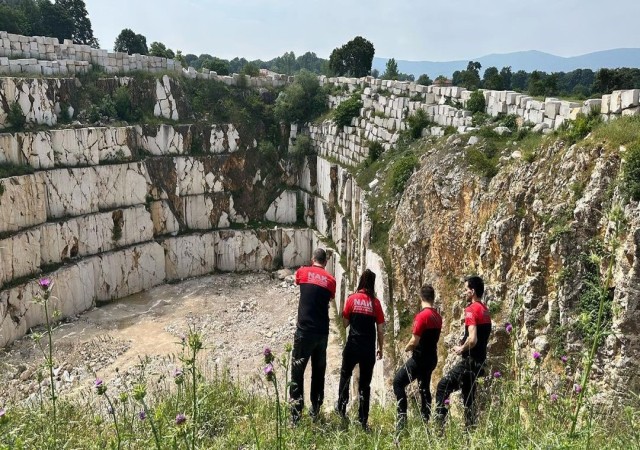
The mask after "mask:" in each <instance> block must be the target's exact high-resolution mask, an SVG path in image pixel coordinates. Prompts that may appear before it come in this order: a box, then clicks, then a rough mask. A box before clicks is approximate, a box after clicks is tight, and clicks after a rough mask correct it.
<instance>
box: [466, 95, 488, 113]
mask: <svg viewBox="0 0 640 450" xmlns="http://www.w3.org/2000/svg"><path fill="white" fill-rule="evenodd" d="M486 107H487V102H486V100H485V99H484V94H483V93H482V92H481V91H473V92H472V93H471V97H469V100H467V110H469V111H471V112H472V113H484V110H485V109H486Z"/></svg>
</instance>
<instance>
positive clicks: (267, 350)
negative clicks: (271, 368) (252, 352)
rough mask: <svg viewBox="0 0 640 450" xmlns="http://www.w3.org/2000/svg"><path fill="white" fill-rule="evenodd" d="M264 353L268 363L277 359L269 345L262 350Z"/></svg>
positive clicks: (265, 360)
mask: <svg viewBox="0 0 640 450" xmlns="http://www.w3.org/2000/svg"><path fill="white" fill-rule="evenodd" d="M262 354H263V355H264V362H265V363H267V364H270V363H271V362H273V360H274V359H275V357H274V356H273V353H271V349H270V348H269V347H265V348H264V351H263V352H262Z"/></svg>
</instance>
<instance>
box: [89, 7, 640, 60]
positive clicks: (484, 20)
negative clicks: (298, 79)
mask: <svg viewBox="0 0 640 450" xmlns="http://www.w3.org/2000/svg"><path fill="white" fill-rule="evenodd" d="M85 4H86V6H87V10H88V12H89V18H90V19H91V23H92V25H93V32H94V35H95V36H96V37H97V38H98V40H99V41H100V47H101V48H106V49H112V48H113V42H114V41H115V38H116V36H117V35H118V34H119V33H120V31H121V30H122V29H124V28H130V29H132V30H133V31H134V32H136V33H138V34H142V35H144V36H145V37H146V38H147V45H149V44H151V42H153V41H159V42H162V43H164V44H165V45H166V46H167V47H168V48H171V49H173V50H174V51H175V50H182V52H183V53H184V54H187V53H193V54H196V55H200V54H201V53H208V54H211V55H213V56H217V57H220V58H224V59H232V58H234V57H236V56H238V57H245V58H247V59H248V60H255V59H261V60H269V59H272V58H275V57H276V56H281V55H282V54H283V53H285V52H288V51H293V52H294V53H295V54H296V56H299V55H302V54H303V53H305V52H307V51H311V52H315V53H316V55H317V56H319V57H321V58H328V57H329V55H330V54H331V51H332V50H333V49H334V48H336V47H340V46H342V45H344V44H345V43H347V42H348V41H350V40H351V39H353V38H354V37H356V36H362V37H364V38H366V39H368V40H369V41H371V42H372V43H373V45H374V47H375V56H378V57H384V58H395V59H396V60H410V61H451V60H460V59H462V60H466V59H471V58H477V57H481V56H484V55H487V54H491V53H510V52H515V51H522V50H540V51H543V52H547V53H552V54H554V55H558V56H576V55H581V54H585V53H590V52H594V51H599V50H608V49H612V48H630V47H640V21H639V17H640V1H639V0H608V1H606V2H605V1H603V0H537V1H525V0H440V1H438V2H433V1H430V0H405V1H403V0H385V1H378V0H368V1H361V0H323V1H317V0H225V1H222V0H152V1H151V0H85Z"/></svg>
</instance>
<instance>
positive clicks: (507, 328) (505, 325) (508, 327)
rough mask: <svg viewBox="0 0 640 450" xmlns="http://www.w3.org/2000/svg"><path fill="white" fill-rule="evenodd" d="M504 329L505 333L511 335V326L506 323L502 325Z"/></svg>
mask: <svg viewBox="0 0 640 450" xmlns="http://www.w3.org/2000/svg"><path fill="white" fill-rule="evenodd" d="M504 329H505V330H506V332H507V333H511V332H512V331H513V325H511V324H510V323H509V322H507V323H506V324H504Z"/></svg>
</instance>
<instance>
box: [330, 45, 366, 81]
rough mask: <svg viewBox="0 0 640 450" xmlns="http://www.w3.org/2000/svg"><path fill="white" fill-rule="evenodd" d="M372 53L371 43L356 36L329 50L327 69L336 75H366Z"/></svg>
mask: <svg viewBox="0 0 640 450" xmlns="http://www.w3.org/2000/svg"><path fill="white" fill-rule="evenodd" d="M374 53H375V49H374V47H373V44H372V43H371V42H369V41H368V40H366V39H364V38H363V37H361V36H357V37H355V38H354V39H353V40H351V41H349V42H347V43H346V44H344V45H343V46H342V47H339V48H335V49H334V50H333V51H332V52H331V56H330V57H329V70H330V71H331V73H332V74H333V75H336V76H343V75H344V76H350V77H356V78H360V77H364V76H367V75H369V73H370V72H371V63H372V62H373V55H374Z"/></svg>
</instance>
